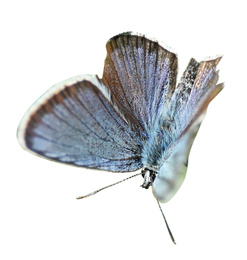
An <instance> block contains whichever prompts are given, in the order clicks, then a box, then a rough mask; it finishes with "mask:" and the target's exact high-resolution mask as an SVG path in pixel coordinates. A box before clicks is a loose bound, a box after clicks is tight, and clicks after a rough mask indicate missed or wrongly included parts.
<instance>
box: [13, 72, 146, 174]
mask: <svg viewBox="0 0 247 260" xmlns="http://www.w3.org/2000/svg"><path fill="white" fill-rule="evenodd" d="M130 121H131V116H128V115H127V114H126V115H125V116H123V115H122V114H121V112H120V111H119V110H118V107H117V106H116V105H115V104H114V102H113V101H112V97H111V94H110V93H109V91H108V90H107V88H106V87H105V86H104V84H103V83H102V82H101V81H100V80H99V79H98V78H97V77H96V76H92V75H84V76H78V77H75V78H72V79H70V80H67V81H64V82H62V83H59V84H57V85H55V86H54V87H52V88H51V89H50V90H49V91H48V92H47V93H45V94H44V96H42V97H41V98H40V99H38V101H37V102H36V103H35V104H34V105H33V106H32V107H31V108H30V109H29V111H28V112H27V114H26V115H25V116H24V118H23V119H22V121H21V123H20V125H19V128H18V139H19V142H20V144H21V145H22V147H23V148H24V149H27V150H29V151H32V152H34V153H35V154H38V155H40V156H42V157H45V158H48V159H51V160H55V161H58V162H63V163H67V164H73V165H76V166H81V167H87V168H95V169H100V170H108V171H117V172H118V171H122V172H124V171H133V170H136V169H139V168H141V166H142V165H141V162H140V154H141V141H140V136H139V135H138V134H137V133H136V132H135V131H133V130H132V129H131V127H130V126H129V125H130ZM132 123H133V125H135V123H134V122H132Z"/></svg>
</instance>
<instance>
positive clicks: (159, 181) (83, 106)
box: [17, 33, 223, 243]
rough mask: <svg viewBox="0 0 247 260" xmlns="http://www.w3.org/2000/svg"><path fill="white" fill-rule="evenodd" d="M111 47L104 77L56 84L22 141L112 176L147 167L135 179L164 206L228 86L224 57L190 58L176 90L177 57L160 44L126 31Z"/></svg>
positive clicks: (22, 130)
mask: <svg viewBox="0 0 247 260" xmlns="http://www.w3.org/2000/svg"><path fill="white" fill-rule="evenodd" d="M106 49H107V56H106V59H105V66H104V71H103V77H102V79H100V78H99V77H98V76H97V75H82V76H77V77H73V78H71V79H68V80H66V81H63V82H61V83H59V84H57V85H55V86H53V87H52V88H51V89H50V90H49V91H47V92H46V93H45V94H44V95H43V96H41V97H40V98H39V99H38V100H37V101H36V102H35V103H34V104H33V105H32V106H31V108H30V109H29V110H28V111H27V113H26V114H25V116H24V117H23V119H22V121H21V123H20V125H19V128H18V132H17V136H18V140H19V142H20V144H21V146H22V147H23V148H24V149H26V150H28V151H31V152H33V153H34V154H36V155H40V156H42V157H45V158H47V159H51V160H54V161H58V162H61V163H66V164H71V165H75V166H79V167H85V168H90V169H98V170H105V171H112V172H130V171H135V170H138V169H142V170H141V173H138V174H135V175H133V176H131V177H129V178H132V177H134V176H137V175H142V176H143V177H144V182H143V184H142V187H143V188H146V189H148V188H149V187H150V186H152V190H153V194H154V197H155V198H156V199H157V202H158V205H159V207H160V204H159V202H162V203H163V202H167V201H169V200H170V199H171V198H172V197H173V196H174V194H175V193H176V192H177V190H178V189H179V188H180V186H181V185H182V183H183V181H184V178H185V175H186V171H187V165H188V157H189V153H190V149H191V146H192V144H193V141H194V139H195V137H196V134H197V132H198V129H199V127H200V124H201V122H202V120H203V118H204V115H205V113H206V109H207V107H208V104H209V103H210V101H211V100H212V99H213V98H214V97H215V96H216V95H217V94H218V93H219V92H220V91H221V89H222V88H223V84H219V85H216V83H217V81H218V78H219V76H218V72H217V71H216V66H217V64H218V62H219V61H220V59H221V57H217V58H215V59H212V60H207V61H202V62H197V61H196V60H195V59H191V60H190V62H189V64H188V66H187V68H186V70H185V72H184V73H183V75H182V78H181V80H180V82H179V83H178V85H176V78H177V56H176V54H174V53H172V52H170V51H168V50H166V49H165V48H163V47H161V46H160V45H159V44H158V43H157V42H155V41H153V40H150V39H147V38H146V37H145V36H143V35H137V34H132V33H123V34H120V35H117V36H115V37H113V38H111V39H110V40H109V41H108V42H107V44H106ZM129 178H127V179H129ZM124 180H126V179H124ZM124 180H122V181H124ZM122 181H119V182H117V183H120V182H122ZM117 183H114V184H112V185H109V186H107V187H110V186H113V185H115V184H117ZM107 187H104V188H102V189H99V190H97V191H95V192H92V193H90V194H88V195H86V196H83V197H79V198H84V197H87V196H90V195H93V194H95V193H97V192H99V191H101V190H103V189H105V188H107ZM160 210H161V207H160ZM161 212H162V210H161ZM162 215H163V217H164V220H165V223H166V226H167V228H168V231H169V234H170V236H171V239H172V241H173V242H174V243H175V240H174V238H173V236H172V233H171V231H170V229H169V226H168V224H167V221H166V219H165V216H164V214H163V212H162Z"/></svg>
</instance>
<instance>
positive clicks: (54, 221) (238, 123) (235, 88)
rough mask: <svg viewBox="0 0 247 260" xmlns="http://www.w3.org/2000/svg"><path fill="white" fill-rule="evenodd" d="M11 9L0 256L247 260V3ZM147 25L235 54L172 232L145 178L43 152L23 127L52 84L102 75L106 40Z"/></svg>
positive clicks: (225, 67) (5, 58) (5, 9)
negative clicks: (29, 144) (25, 145)
mask: <svg viewBox="0 0 247 260" xmlns="http://www.w3.org/2000/svg"><path fill="white" fill-rule="evenodd" d="M6 2H7V1H5V3H2V4H1V6H0V12H1V14H0V19H1V21H0V26H1V40H0V44H1V48H0V52H1V54H0V63H1V68H0V75H1V99H0V100H1V102H0V106H1V109H0V113H1V115H0V118H1V128H0V131H1V135H0V139H1V149H0V152H1V157H0V158H1V181H0V185H1V187H0V192H1V194H0V199H1V206H0V208H1V214H0V225H1V227H0V238H1V242H0V245H1V249H0V259H4V260H5V259H6V260H9V259H26V260H30V259H46V260H51V259H52V260H54V259H59V260H64V259H75V260H77V259H169V260H171V259H226V258H227V259H238V260H239V259H246V258H247V253H246V234H247V228H246V219H247V213H246V198H247V183H246V180H247V178H246V175H247V170H246V161H247V158H246V131H247V127H246V112H247V109H246V107H247V100H246V94H247V91H246V88H247V83H246V74H247V66H246V58H247V53H246V46H247V40H246V26H247V19H246V7H245V5H244V1H238V0H235V1H215V0H213V1H210V0H208V1H188V0H187V1H171V0H169V1H155V0H152V1H134V0H131V1H129V0H125V1H116V0H115V1H110V0H105V1H74V0H70V1H54V0H49V1H46V0H45V1H27V0H23V1H8V3H6ZM130 30H132V31H137V32H140V33H144V34H147V35H149V36H151V37H154V38H156V39H157V40H160V41H162V42H164V43H165V44H166V45H169V46H171V47H172V48H173V49H174V50H175V51H176V52H177V53H178V56H179V61H180V66H179V67H180V73H181V72H182V71H183V70H184V68H185V66H186V63H187V62H188V61H189V59H190V57H192V56H193V57H195V58H197V59H198V60H200V59H201V58H203V57H208V56H215V55H217V54H224V58H223V59H222V61H221V62H220V65H219V69H220V76H221V77H220V82H222V81H224V82H225V89H224V90H223V91H222V92H221V93H220V94H219V96H217V98H215V100H213V102H212V104H210V106H209V109H208V113H207V116H206V118H205V120H204V122H203V124H202V126H201V129H200V131H199V134H198V136H197V139H196V141H195V143H194V146H193V148H192V151H191V156H190V162H189V170H188V173H187V178H186V180H185V183H184V184H183V186H182V188H181V189H180V190H179V192H178V193H177V195H176V196H175V197H174V198H173V199H172V200H171V201H170V202H168V203H167V204H164V205H162V207H163V210H164V212H165V214H166V217H167V219H168V222H169V224H170V227H171V229H172V232H173V234H174V236H175V239H176V242H177V245H174V244H173V243H172V242H171V241H170V238H169V236H168V233H167V230H166V227H165V224H164V222H163V219H162V216H161V214H160V212H159V209H158V207H157V204H156V201H155V199H154V198H153V195H152V192H151V190H148V191H146V190H144V189H141V188H140V187H139V186H140V185H141V183H142V178H141V177H137V178H135V179H132V180H130V181H128V182H125V183H123V184H120V185H118V186H115V187H114V188H111V189H108V190H106V191H103V192H102V193H100V194H98V195H95V196H94V197H91V198H88V199H85V200H81V201H77V200H76V199H75V198H76V197H77V196H79V195H84V194H86V193H88V192H91V191H93V190H95V189H97V188H100V187H103V186H104V185H108V184H110V183H113V182H115V181H118V180H120V179H122V178H125V177H127V176H128V174H116V173H107V172H97V171H89V170H85V169H80V168H75V167H70V166H66V165H61V164H58V163H54V162H51V161H47V160H44V159H41V158H38V157H36V156H33V155H31V154H29V153H27V152H25V151H23V150H22V148H21V147H20V146H19V144H18V142H17V140H16V129H17V126H18V123H19V121H20V119H21V118H22V116H23V115H24V113H25V111H26V110H27V109H28V108H29V106H30V105H31V104H32V103H33V102H34V101H35V100H36V99H37V98H38V97H39V96H40V95H41V94H43V93H44V92H45V91H46V90H47V89H48V88H49V87H50V86H52V85H53V84H55V83H57V82H60V81H62V80H65V79H67V78H69V77H72V76H75V75H80V74H85V73H92V74H95V73H96V74H98V75H99V76H101V75H102V71H103V62H104V58H105V55H106V50H105V43H106V41H107V40H108V39H109V38H110V37H112V36H114V35H116V34H118V33H121V32H125V31H130Z"/></svg>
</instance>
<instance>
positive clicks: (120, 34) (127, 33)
mask: <svg viewBox="0 0 247 260" xmlns="http://www.w3.org/2000/svg"><path fill="white" fill-rule="evenodd" d="M125 35H132V31H128V32H123V33H119V34H117V35H115V36H113V37H111V38H110V39H109V41H111V40H116V39H117V38H119V37H122V36H125ZM109 41H108V42H109Z"/></svg>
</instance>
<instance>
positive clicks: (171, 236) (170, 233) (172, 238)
mask: <svg viewBox="0 0 247 260" xmlns="http://www.w3.org/2000/svg"><path fill="white" fill-rule="evenodd" d="M157 203H158V205H159V208H160V211H161V214H162V216H163V218H164V220H165V223H166V227H167V230H168V232H169V235H170V238H171V240H172V242H173V243H174V244H175V245H176V242H175V239H174V237H173V235H172V232H171V230H170V228H169V226H168V223H167V221H166V217H165V215H164V213H163V210H162V208H161V206H160V203H159V201H158V200H157Z"/></svg>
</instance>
